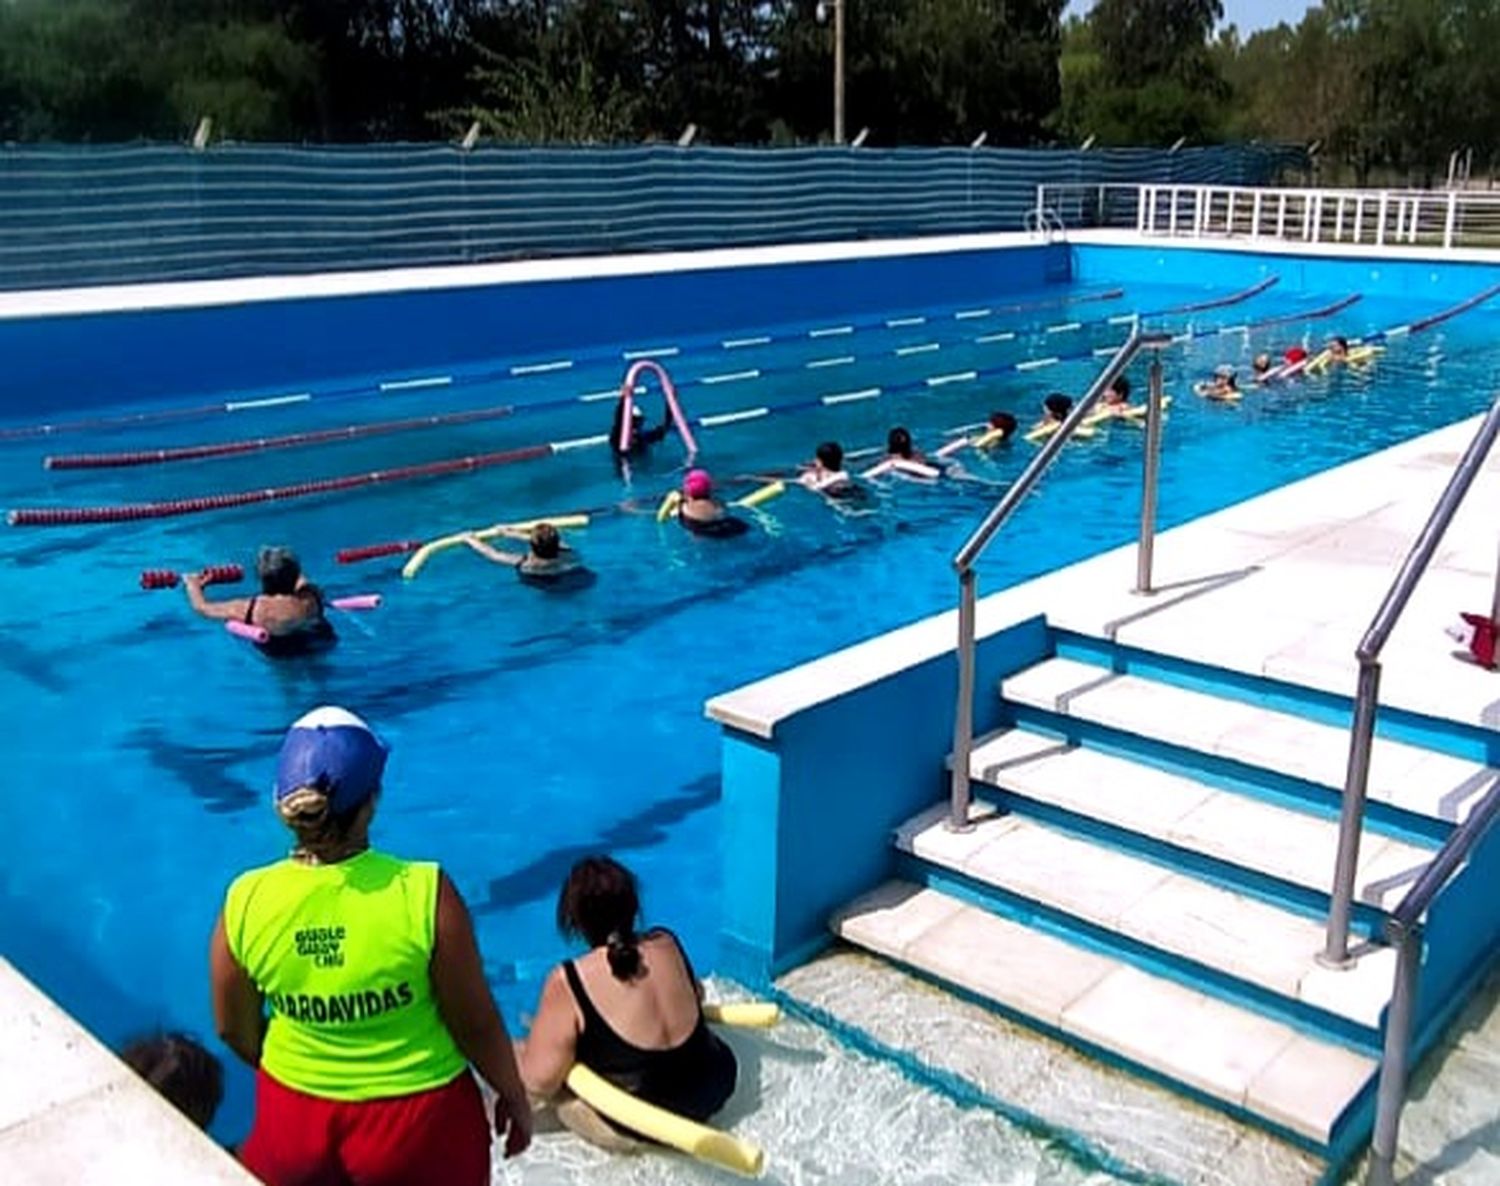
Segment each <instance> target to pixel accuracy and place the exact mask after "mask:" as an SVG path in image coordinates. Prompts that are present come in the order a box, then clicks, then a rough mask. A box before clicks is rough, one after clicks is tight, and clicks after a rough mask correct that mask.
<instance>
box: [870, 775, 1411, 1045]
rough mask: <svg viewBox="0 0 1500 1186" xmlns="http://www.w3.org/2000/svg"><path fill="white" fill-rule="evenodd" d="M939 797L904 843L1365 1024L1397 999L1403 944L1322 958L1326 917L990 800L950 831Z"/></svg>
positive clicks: (1016, 891)
mask: <svg viewBox="0 0 1500 1186" xmlns="http://www.w3.org/2000/svg"><path fill="white" fill-rule="evenodd" d="M946 811H947V805H946V804H940V805H938V806H936V807H934V808H931V809H930V810H928V811H924V812H922V813H921V814H919V815H917V816H915V817H913V818H912V819H910V820H908V821H907V822H906V823H905V824H903V825H902V826H901V827H899V828H898V829H897V830H896V836H895V843H896V847H897V849H899V850H900V851H902V852H905V853H909V854H911V855H912V856H914V857H917V858H919V859H921V860H922V861H925V862H927V863H928V864H929V865H931V866H937V867H938V869H939V870H947V871H951V872H953V873H957V874H961V875H962V876H963V877H965V878H968V879H969V880H970V881H972V882H977V883H981V884H982V885H984V886H987V887H992V888H993V889H996V890H1000V891H1002V892H1003V893H1004V894H1007V895H1010V896H1011V897H1012V898H1019V899H1022V900H1023V901H1025V902H1027V903H1034V904H1036V905H1039V906H1042V907H1045V908H1047V909H1049V910H1051V911H1053V912H1055V913H1058V914H1061V915H1065V916H1066V917H1067V918H1069V919H1074V920H1078V921H1080V922H1083V923H1086V924H1089V925H1091V926H1092V927H1094V928H1097V929H1098V930H1100V931H1104V932H1111V933H1113V934H1116V935H1120V936H1123V937H1124V938H1126V939H1128V940H1132V941H1133V942H1134V943H1136V944H1140V945H1142V946H1144V947H1147V948H1150V949H1153V950H1154V951H1157V952H1161V953H1163V954H1164V955H1166V956H1167V957H1169V958H1170V959H1171V960H1172V961H1174V962H1176V963H1178V964H1179V965H1184V966H1187V967H1189V968H1191V967H1192V966H1196V967H1198V968H1205V969H1208V970H1210V971H1211V972H1215V973H1218V974H1219V975H1220V976H1221V977H1224V978H1227V979H1229V980H1232V981H1239V982H1241V983H1243V984H1246V985H1252V986H1254V987H1256V988H1258V989H1261V990H1264V991H1265V992H1267V993H1270V994H1274V995H1275V996H1278V997H1281V998H1283V999H1284V1000H1285V1001H1286V1002H1287V1003H1288V1004H1289V1005H1291V1006H1293V1007H1295V1006H1298V1005H1300V1006H1303V1007H1304V1011H1306V1010H1313V1011H1317V1012H1319V1013H1322V1014H1328V1015H1331V1016H1333V1017H1335V1018H1342V1019H1344V1020H1345V1021H1348V1022H1352V1023H1353V1024H1354V1025H1356V1026H1360V1027H1363V1028H1364V1029H1365V1030H1366V1031H1367V1034H1368V1036H1369V1038H1370V1040H1372V1041H1373V1040H1374V1033H1375V1031H1376V1030H1377V1029H1378V1027H1379V1025H1380V1012H1381V1010H1382V1009H1383V1008H1384V1007H1385V1004H1386V1002H1387V1001H1388V1000H1389V999H1390V994H1391V986H1392V978H1393V976H1394V975H1395V967H1396V963H1395V955H1396V953H1395V951H1394V950H1393V949H1391V948H1388V947H1380V946H1374V945H1370V944H1364V945H1360V946H1357V947H1356V948H1355V949H1354V953H1353V954H1354V955H1355V957H1356V959H1355V963H1354V966H1352V967H1350V968H1347V969H1343V970H1339V971H1334V970H1331V969H1328V968H1325V967H1323V966H1322V965H1321V964H1319V963H1318V962H1317V959H1316V957H1317V955H1318V953H1319V952H1320V951H1321V950H1322V946H1323V938H1324V933H1323V922H1322V920H1321V919H1316V918H1312V917H1309V916H1308V915H1305V914H1301V913H1298V912H1294V911H1292V910H1288V909H1284V908H1283V907H1281V906H1277V905H1274V904H1272V903H1271V902H1268V901H1265V900H1264V899H1261V898H1257V897H1252V896H1250V895H1248V894H1244V893H1237V892H1235V891H1234V890H1230V889H1226V888H1224V887H1222V886H1219V885H1216V884H1214V883H1212V882H1209V881H1206V880H1204V879H1203V878H1200V877H1197V876H1194V875H1192V874H1191V873H1185V872H1180V871H1176V870H1174V869H1172V868H1170V867H1168V866H1166V865H1162V864H1157V863H1155V862H1154V861H1149V860H1145V859H1143V858H1141V857H1138V856H1134V855H1132V854H1130V853H1127V852H1124V851H1122V850H1120V849H1116V848H1111V847H1108V846H1106V845H1103V844H1101V843H1098V842H1095V841H1091V840H1087V839H1083V838H1081V837H1078V836H1075V835H1072V834H1070V833H1068V832H1064V831H1062V830H1060V829H1057V828H1054V827H1051V826H1048V825H1046V824H1042V823H1040V822H1038V821H1037V820H1034V819H1029V818H1026V817H1023V816H1020V815H1014V814H1011V815H1002V814H999V813H998V812H996V811H994V810H993V808H992V806H990V805H985V804H981V805H980V806H979V810H977V811H976V812H975V813H974V816H975V819H976V823H975V826H974V827H973V828H972V829H970V830H969V831H967V832H957V833H955V832H950V831H948V830H947V828H946V827H945V826H944V820H945V818H946Z"/></svg>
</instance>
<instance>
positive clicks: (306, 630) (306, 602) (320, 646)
mask: <svg viewBox="0 0 1500 1186" xmlns="http://www.w3.org/2000/svg"><path fill="white" fill-rule="evenodd" d="M255 575H256V576H257V577H258V578H259V579H260V592H259V593H257V594H256V595H254V596H253V597H230V598H227V599H225V600H224V601H210V600H209V599H208V598H207V597H205V596H204V595H203V575H202V574H201V573H192V574H189V575H188V576H185V577H183V579H182V585H183V589H184V590H185V591H186V593H187V599H188V604H189V605H191V606H192V607H193V609H194V610H196V611H197V612H198V613H200V614H202V615H203V616H204V617H205V618H210V619H212V620H214V621H217V622H243V623H245V625H247V626H259V627H260V628H261V629H262V630H264V631H265V632H266V635H267V638H266V641H265V642H258V643H256V644H255V645H256V646H257V647H259V648H260V650H261V651H262V652H263V653H264V654H267V655H270V656H273V657H275V658H285V657H287V656H291V655H302V654H307V653H308V652H311V651H317V650H325V649H326V648H328V647H330V646H332V645H333V644H334V643H335V642H336V641H337V640H338V636H337V635H336V634H335V633H334V631H333V627H332V626H331V625H329V624H328V619H327V618H326V617H325V616H324V611H323V593H322V591H321V590H320V589H319V588H318V587H317V586H316V585H314V584H313V583H312V582H311V581H309V580H308V579H307V577H306V576H304V575H303V573H302V565H301V564H300V563H299V562H298V560H297V557H296V554H295V553H294V552H293V551H292V550H291V549H290V548H271V547H267V548H261V550H260V551H259V552H258V553H257V554H256V557H255Z"/></svg>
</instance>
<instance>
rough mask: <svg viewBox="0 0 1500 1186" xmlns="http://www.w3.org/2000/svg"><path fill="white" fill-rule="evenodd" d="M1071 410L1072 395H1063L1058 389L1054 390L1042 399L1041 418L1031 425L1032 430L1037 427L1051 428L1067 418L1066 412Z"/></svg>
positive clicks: (1035, 429) (1037, 428) (1036, 429)
mask: <svg viewBox="0 0 1500 1186" xmlns="http://www.w3.org/2000/svg"><path fill="white" fill-rule="evenodd" d="M1072 410H1073V397H1072V396H1069V395H1064V394H1063V393H1062V392H1060V391H1054V392H1053V393H1052V394H1051V395H1049V396H1048V397H1047V398H1046V399H1044V400H1043V401H1042V418H1041V419H1040V420H1038V421H1037V422H1036V423H1035V424H1034V425H1032V427H1031V431H1032V432H1036V431H1038V430H1039V429H1047V428H1053V429H1055V428H1056V427H1057V426H1058V425H1059V424H1061V423H1062V422H1063V421H1064V420H1066V419H1067V418H1068V413H1069V412H1071V411H1072Z"/></svg>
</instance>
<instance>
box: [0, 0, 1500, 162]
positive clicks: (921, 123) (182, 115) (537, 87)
mask: <svg viewBox="0 0 1500 1186" xmlns="http://www.w3.org/2000/svg"><path fill="white" fill-rule="evenodd" d="M837 4H843V5H845V6H846V7H845V12H844V15H845V17H846V24H847V39H846V40H847V66H848V69H847V112H848V118H847V124H848V130H849V131H850V132H851V133H852V132H855V131H857V130H858V129H859V128H861V127H868V128H869V129H870V130H871V131H870V143H871V144H874V145H879V144H913V143H916V144H954V143H957V144H964V143H968V142H970V141H971V140H973V138H974V137H976V136H977V135H978V134H979V133H981V132H984V133H986V134H987V137H988V142H989V143H991V144H996V145H999V144H1030V143H1037V142H1043V141H1045V140H1047V139H1048V138H1051V137H1057V138H1060V139H1063V140H1065V141H1069V142H1073V143H1077V142H1079V141H1081V140H1083V139H1084V138H1085V137H1088V136H1094V137H1096V138H1097V139H1098V140H1099V141H1100V142H1102V143H1105V144H1170V143H1173V142H1175V141H1176V140H1178V139H1179V138H1186V139H1187V140H1189V141H1191V142H1196V143H1205V142H1212V141H1214V140H1218V139H1225V138H1227V139H1264V140H1275V141H1292V142H1299V143H1312V142H1317V143H1319V144H1320V145H1321V146H1322V159H1323V160H1324V161H1326V162H1328V164H1329V166H1330V167H1333V166H1340V167H1345V168H1348V169H1350V170H1351V171H1353V172H1354V173H1355V174H1356V175H1358V176H1360V177H1364V176H1367V175H1368V174H1369V173H1370V172H1371V171H1372V170H1381V171H1391V170H1395V171H1399V172H1401V173H1404V174H1406V175H1408V176H1410V177H1412V178H1413V179H1419V180H1426V179H1430V178H1432V177H1434V176H1435V175H1436V174H1438V173H1439V172H1441V171H1442V170H1443V169H1445V168H1446V164H1447V160H1448V154H1449V153H1450V152H1452V151H1454V150H1455V149H1461V148H1464V147H1465V146H1477V147H1479V148H1480V149H1481V150H1482V151H1483V152H1484V153H1488V152H1489V151H1490V146H1493V145H1495V144H1496V143H1497V142H1500V64H1497V62H1496V61H1495V60H1494V59H1493V57H1492V52H1493V51H1492V50H1491V47H1492V46H1494V45H1497V44H1500V0H1324V3H1323V4H1322V5H1321V6H1319V7H1313V8H1311V9H1310V10H1309V11H1308V13H1307V15H1306V16H1305V17H1304V19H1303V20H1301V21H1300V22H1299V23H1298V24H1297V25H1296V26H1291V25H1281V26H1279V27H1277V28H1274V29H1266V30H1261V31H1259V32H1256V33H1255V34H1254V35H1253V36H1249V37H1241V35H1240V33H1239V32H1238V31H1237V30H1235V29H1233V28H1229V29H1221V30H1218V32H1217V33H1216V32H1215V30H1216V26H1217V25H1218V22H1219V21H1220V20H1221V19H1222V13H1223V9H1222V4H1221V3H1220V0H1097V3H1095V4H1094V5H1093V7H1092V9H1091V11H1090V13H1089V15H1088V16H1087V17H1086V18H1078V17H1074V18H1072V19H1070V20H1069V21H1068V22H1067V24H1066V26H1064V25H1063V24H1062V23H1061V14H1062V9H1063V8H1064V7H1065V4H1064V0H825V2H824V3H823V4H819V3H818V2H817V0H0V137H3V138H5V139H11V140H49V139H50V140H65V141H90V140H92V141H112V140H125V139H132V138H137V137H148V138H154V139H172V140H181V139H182V138H184V137H185V136H186V135H188V134H189V132H190V131H191V129H192V127H193V125H194V124H195V123H196V121H197V120H198V118H199V117H200V116H203V115H209V116H212V117H213V119H214V122H215V130H216V132H217V134H219V135H221V136H228V137H232V138H238V139H257V140H259V139H274V140H291V141H296V140H324V141H360V140H371V139H381V140H392V139H429V138H432V137H434V136H457V135H460V134H461V133H462V132H463V130H464V129H465V128H467V127H468V126H469V124H470V123H471V122H473V121H475V120H478V121H479V123H480V126H481V130H482V131H483V132H484V133H485V134H487V135H489V136H492V137H495V138H497V139H504V140H510V141H517V142H528V143H544V142H547V143H556V142H563V143H574V142H609V141H629V142H638V141H641V140H651V139H675V138H676V137H677V136H678V134H679V133H680V132H681V131H682V129H683V128H684V127H685V126H686V125H688V124H690V123H691V124H696V125H697V127H698V129H699V136H700V139H702V140H705V141H709V142H713V143H720V144H724V143H731V144H733V143H768V142H769V143H777V144H792V143H808V142H817V141H819V140H825V139H827V137H828V134H829V128H830V125H831V123H832V92H833V30H832V24H833V22H832V20H831V19H829V18H830V17H831V15H832V12H833V11H834V8H835V6H836V5H837Z"/></svg>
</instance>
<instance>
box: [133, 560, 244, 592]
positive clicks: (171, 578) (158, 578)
mask: <svg viewBox="0 0 1500 1186" xmlns="http://www.w3.org/2000/svg"><path fill="white" fill-rule="evenodd" d="M198 575H199V576H201V577H202V578H203V583H204V584H205V585H234V584H237V583H239V582H240V581H242V580H244V579H245V570H244V569H243V568H242V567H240V566H239V565H238V564H210V565H209V566H208V567H207V568H205V569H203V570H202V571H201V572H200V573H199V574H198ZM181 580H182V574H181V573H179V572H177V571H175V570H174V569H170V568H148V569H146V571H145V572H143V573H141V588H142V589H175V588H177V585H178V583H179V582H180V581H181Z"/></svg>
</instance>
